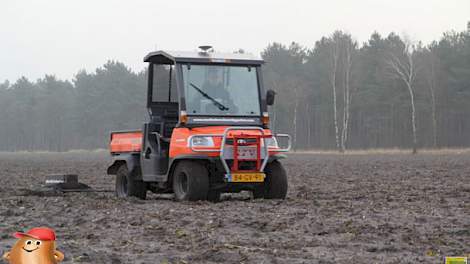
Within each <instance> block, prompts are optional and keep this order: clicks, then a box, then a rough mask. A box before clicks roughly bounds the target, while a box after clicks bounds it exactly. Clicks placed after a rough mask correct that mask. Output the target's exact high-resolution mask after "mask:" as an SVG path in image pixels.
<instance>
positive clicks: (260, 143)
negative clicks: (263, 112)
mask: <svg viewBox="0 0 470 264" xmlns="http://www.w3.org/2000/svg"><path fill="white" fill-rule="evenodd" d="M237 130H255V131H259V132H260V133H259V134H258V135H247V134H244V133H243V132H242V133H241V134H239V135H233V136H231V137H229V136H228V134H229V132H231V131H237ZM197 137H201V138H202V137H204V138H207V137H212V138H214V137H219V138H222V142H221V144H220V148H210V147H197V146H194V145H193V139H194V138H197ZM271 137H274V138H282V137H284V138H287V140H288V146H287V147H286V148H269V146H268V144H266V139H267V138H271ZM227 139H232V140H233V144H232V145H229V144H227ZM250 139H251V140H254V141H255V142H254V143H253V142H250ZM188 144H189V148H190V149H191V151H194V152H206V153H207V152H219V153H220V154H219V157H220V160H221V162H222V165H223V167H224V169H225V172H226V174H225V177H226V179H227V180H229V181H230V179H231V174H232V172H234V173H238V172H247V173H253V172H263V171H264V168H265V167H266V164H267V163H268V160H269V151H273V152H288V151H289V150H290V148H291V138H290V136H289V135H287V134H276V135H274V136H272V135H266V133H265V131H264V129H263V128H261V127H228V128H226V129H225V131H224V133H223V134H198V135H192V136H191V137H189V139H188ZM253 148H254V149H255V153H254V155H251V154H249V157H247V155H246V154H243V153H250V152H252V151H251V150H250V149H253ZM242 149H245V150H247V151H241V150H242ZM253 156H254V157H253ZM231 159H232V160H233V163H232V166H231V168H230V167H229V165H228V163H227V160H231ZM243 161H255V162H256V166H255V169H254V170H241V169H240V162H243Z"/></svg>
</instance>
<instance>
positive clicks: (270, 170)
mask: <svg viewBox="0 0 470 264" xmlns="http://www.w3.org/2000/svg"><path fill="white" fill-rule="evenodd" d="M264 172H265V173H266V179H265V180H264V184H263V185H262V186H259V187H256V188H255V189H254V190H253V198H254V199H260V198H265V199H285V198H286V195H287V173H286V170H285V169H284V167H283V166H282V164H281V163H280V162H279V161H277V160H275V161H273V162H271V163H269V164H268V165H266V168H265V169H264Z"/></svg>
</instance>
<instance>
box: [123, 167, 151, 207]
mask: <svg viewBox="0 0 470 264" xmlns="http://www.w3.org/2000/svg"><path fill="white" fill-rule="evenodd" d="M134 176H135V175H133V174H132V173H131V172H130V171H129V170H128V169H127V165H126V164H122V165H121V166H120V167H119V169H118V170H117V172H116V196H117V197H119V198H126V197H130V196H134V197H137V198H140V199H142V200H145V198H146V197H147V186H146V184H145V182H143V181H142V180H137V179H135V177H134Z"/></svg>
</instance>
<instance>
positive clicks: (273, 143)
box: [264, 136, 279, 148]
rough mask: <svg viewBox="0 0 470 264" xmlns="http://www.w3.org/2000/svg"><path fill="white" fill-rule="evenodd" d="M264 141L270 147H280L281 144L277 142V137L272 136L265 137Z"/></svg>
mask: <svg viewBox="0 0 470 264" xmlns="http://www.w3.org/2000/svg"><path fill="white" fill-rule="evenodd" d="M264 141H265V142H266V144H267V145H268V148H279V145H278V144H277V140H276V137H274V136H273V137H271V138H265V139H264Z"/></svg>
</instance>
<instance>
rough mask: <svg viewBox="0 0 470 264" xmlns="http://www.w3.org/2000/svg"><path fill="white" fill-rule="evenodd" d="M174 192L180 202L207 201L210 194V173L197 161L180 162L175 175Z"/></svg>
mask: <svg viewBox="0 0 470 264" xmlns="http://www.w3.org/2000/svg"><path fill="white" fill-rule="evenodd" d="M173 192H174V193H175V198H176V200H178V201H197V200H206V199H207V195H208V192H209V172H208V171H207V169H206V167H205V166H204V165H203V164H201V163H199V162H196V161H189V160H183V161H180V162H179V163H178V164H177V165H176V168H175V171H174V173H173Z"/></svg>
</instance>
